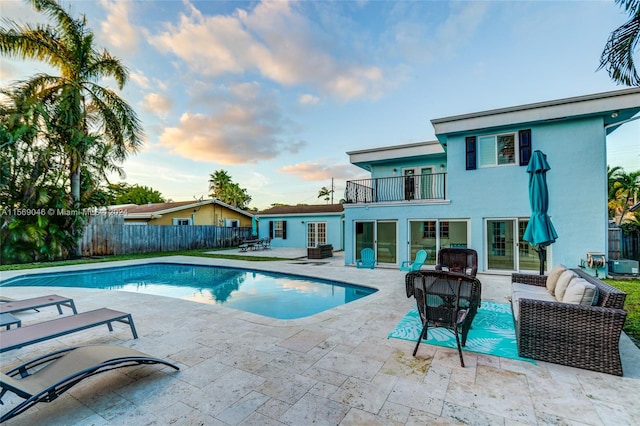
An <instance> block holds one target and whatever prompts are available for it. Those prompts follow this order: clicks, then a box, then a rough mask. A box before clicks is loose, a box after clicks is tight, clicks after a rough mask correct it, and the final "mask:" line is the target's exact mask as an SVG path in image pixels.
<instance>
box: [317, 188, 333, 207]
mask: <svg viewBox="0 0 640 426" xmlns="http://www.w3.org/2000/svg"><path fill="white" fill-rule="evenodd" d="M331 192H332V191H331V190H330V189H329V188H327V187H326V186H323V187H322V188H320V191H318V198H324V200H325V201H326V202H327V204H329V200H330V199H331Z"/></svg>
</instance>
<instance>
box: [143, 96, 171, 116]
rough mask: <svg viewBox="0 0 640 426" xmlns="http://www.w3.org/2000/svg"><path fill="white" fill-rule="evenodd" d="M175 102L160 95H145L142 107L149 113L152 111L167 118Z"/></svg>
mask: <svg viewBox="0 0 640 426" xmlns="http://www.w3.org/2000/svg"><path fill="white" fill-rule="evenodd" d="M172 105H173V102H172V101H171V99H169V98H167V97H166V96H163V95H160V94H158V93H149V94H148V95H145V97H144V100H143V104H142V107H143V108H144V109H146V110H147V111H151V112H153V113H155V114H157V115H159V116H162V117H165V116H166V115H167V114H168V113H169V111H170V110H171V106H172Z"/></svg>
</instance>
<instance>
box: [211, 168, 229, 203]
mask: <svg viewBox="0 0 640 426" xmlns="http://www.w3.org/2000/svg"><path fill="white" fill-rule="evenodd" d="M229 184H231V176H229V173H227V171H226V170H222V169H220V170H216V171H215V172H213V173H211V174H210V175H209V191H211V193H210V194H209V196H210V197H214V198H218V199H222V194H223V192H224V190H225V188H226V187H227V186H229Z"/></svg>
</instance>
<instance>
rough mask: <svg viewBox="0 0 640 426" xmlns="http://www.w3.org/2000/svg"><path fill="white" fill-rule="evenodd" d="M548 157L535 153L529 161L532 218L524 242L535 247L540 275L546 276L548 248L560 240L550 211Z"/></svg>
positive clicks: (538, 152) (525, 232) (539, 152)
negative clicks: (545, 265)
mask: <svg viewBox="0 0 640 426" xmlns="http://www.w3.org/2000/svg"><path fill="white" fill-rule="evenodd" d="M550 169H551V167H549V163H547V156H546V155H545V154H543V153H542V152H541V151H534V153H533V154H532V155H531V158H530V159H529V165H528V166H527V173H529V203H530V204H531V217H530V218H529V223H528V224H527V229H525V231H524V238H523V239H524V240H525V241H527V242H528V243H529V244H531V245H532V246H534V247H535V250H536V251H537V252H538V258H539V259H540V275H543V274H544V262H545V260H546V257H547V251H546V250H547V249H546V247H547V246H549V245H551V244H553V243H554V242H555V241H556V239H557V238H558V234H557V233H556V230H555V228H554V227H553V224H552V223H551V218H549V215H548V214H547V211H548V210H549V189H548V188H547V171H549V170H550Z"/></svg>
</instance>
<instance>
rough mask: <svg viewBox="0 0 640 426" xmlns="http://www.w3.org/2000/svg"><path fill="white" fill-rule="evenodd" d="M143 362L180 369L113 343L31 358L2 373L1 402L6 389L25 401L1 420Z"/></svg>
mask: <svg viewBox="0 0 640 426" xmlns="http://www.w3.org/2000/svg"><path fill="white" fill-rule="evenodd" d="M141 364H164V365H166V366H169V367H171V368H174V369H176V370H179V369H180V368H179V367H178V366H176V365H174V364H171V363H170V362H167V361H163V360H161V359H157V358H152V357H150V356H149V355H147V354H144V353H142V352H138V351H136V350H135V349H131V348H127V347H122V346H113V345H96V346H81V347H76V348H69V349H64V350H61V351H57V352H54V353H51V354H48V355H45V356H42V357H40V358H36V359H34V360H31V361H29V362H27V363H25V364H22V365H20V366H18V367H16V368H14V369H12V370H9V371H7V372H6V373H4V374H3V373H0V386H1V387H2V391H1V392H0V403H2V397H3V396H4V395H5V393H7V391H10V392H13V393H15V394H16V395H18V396H19V397H20V398H24V401H22V402H21V403H20V404H18V405H17V406H15V407H14V408H12V409H11V410H9V411H8V412H6V413H4V414H3V415H2V417H1V418H0V423H1V422H5V421H7V420H9V419H10V418H12V417H14V416H17V415H18V414H20V413H22V412H24V411H26V410H28V409H29V408H31V407H33V406H34V405H35V404H37V403H39V402H51V401H53V400H55V399H56V398H58V397H59V396H60V395H62V394H63V393H65V392H66V391H68V390H69V389H71V388H72V387H73V386H75V385H76V384H78V383H80V382H81V381H82V380H84V379H86V378H87V377H91V376H93V375H95V374H98V373H104V372H105V371H109V370H113V369H116V368H123V367H132V366H136V365H141ZM34 367H37V368H35V369H34ZM31 370H33V371H31Z"/></svg>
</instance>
